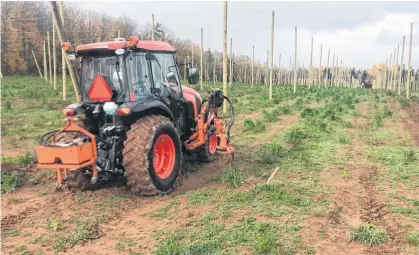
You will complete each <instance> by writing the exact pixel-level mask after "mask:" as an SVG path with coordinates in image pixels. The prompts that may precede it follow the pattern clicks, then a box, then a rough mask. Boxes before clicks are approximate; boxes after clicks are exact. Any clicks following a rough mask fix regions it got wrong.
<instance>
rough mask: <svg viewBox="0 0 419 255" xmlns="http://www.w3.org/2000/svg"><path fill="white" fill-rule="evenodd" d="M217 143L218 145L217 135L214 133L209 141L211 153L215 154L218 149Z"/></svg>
mask: <svg viewBox="0 0 419 255" xmlns="http://www.w3.org/2000/svg"><path fill="white" fill-rule="evenodd" d="M217 145H218V138H217V135H216V134H213V135H212V136H211V137H210V138H209V143H208V151H209V153H210V154H214V153H215V152H216V151H217Z"/></svg>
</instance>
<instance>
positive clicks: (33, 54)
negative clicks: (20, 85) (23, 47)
mask: <svg viewBox="0 0 419 255" xmlns="http://www.w3.org/2000/svg"><path fill="white" fill-rule="evenodd" d="M32 56H33V59H34V60H35V64H36V68H37V69H38V72H39V76H40V77H41V79H43V78H44V77H42V73H41V69H39V65H38V61H37V60H36V57H35V53H33V50H32ZM2 76H3V75H2ZM2 78H3V77H2Z"/></svg>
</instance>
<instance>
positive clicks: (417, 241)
mask: <svg viewBox="0 0 419 255" xmlns="http://www.w3.org/2000/svg"><path fill="white" fill-rule="evenodd" d="M407 242H408V243H410V244H411V245H414V246H419V230H417V231H415V232H412V233H410V234H409V235H408V236H407Z"/></svg>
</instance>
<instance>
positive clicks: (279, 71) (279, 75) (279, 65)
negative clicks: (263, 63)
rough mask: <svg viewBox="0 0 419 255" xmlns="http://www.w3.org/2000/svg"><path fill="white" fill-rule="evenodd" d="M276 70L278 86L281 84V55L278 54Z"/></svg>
mask: <svg viewBox="0 0 419 255" xmlns="http://www.w3.org/2000/svg"><path fill="white" fill-rule="evenodd" d="M278 69H279V70H278V84H281V53H279V63H278Z"/></svg>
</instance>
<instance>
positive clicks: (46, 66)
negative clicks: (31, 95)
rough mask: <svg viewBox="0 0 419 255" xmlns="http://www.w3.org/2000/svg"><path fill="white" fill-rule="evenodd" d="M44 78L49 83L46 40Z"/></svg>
mask: <svg viewBox="0 0 419 255" xmlns="http://www.w3.org/2000/svg"><path fill="white" fill-rule="evenodd" d="M44 78H45V82H48V65H47V46H46V42H45V40H44Z"/></svg>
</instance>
